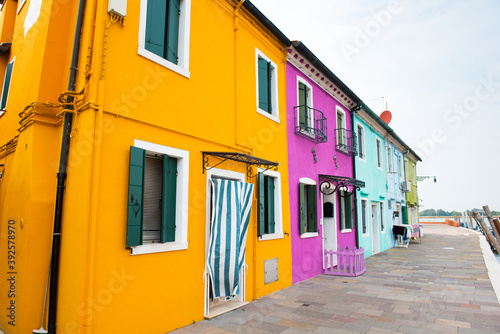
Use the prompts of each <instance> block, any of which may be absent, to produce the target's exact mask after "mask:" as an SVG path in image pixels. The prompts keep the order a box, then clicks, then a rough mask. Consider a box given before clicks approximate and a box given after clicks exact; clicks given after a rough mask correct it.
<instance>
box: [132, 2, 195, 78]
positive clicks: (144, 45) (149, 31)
mask: <svg viewBox="0 0 500 334" xmlns="http://www.w3.org/2000/svg"><path fill="white" fill-rule="evenodd" d="M140 2H141V7H140V8H141V12H140V17H139V48H138V51H137V53H138V54H139V55H141V56H143V57H145V58H147V59H149V60H151V61H154V62H155V63H157V64H159V65H161V66H163V67H166V68H168V69H170V70H172V71H175V72H177V73H179V74H181V75H183V76H185V77H187V78H189V77H190V73H189V47H190V31H191V17H190V16H191V0H140Z"/></svg>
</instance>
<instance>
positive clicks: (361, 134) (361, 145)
mask: <svg viewBox="0 0 500 334" xmlns="http://www.w3.org/2000/svg"><path fill="white" fill-rule="evenodd" d="M357 129H358V154H359V158H360V159H365V130H364V129H363V127H362V126H361V125H359V124H358V126H357Z"/></svg>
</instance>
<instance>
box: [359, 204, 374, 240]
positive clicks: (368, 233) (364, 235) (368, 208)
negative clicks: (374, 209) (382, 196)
mask: <svg viewBox="0 0 500 334" xmlns="http://www.w3.org/2000/svg"><path fill="white" fill-rule="evenodd" d="M363 201H364V202H365V203H366V205H365V211H366V212H365V224H366V233H363V216H362V215H363V203H362V202H363ZM360 211H361V217H360V220H361V222H360V223H361V236H363V237H367V236H369V235H370V224H369V221H370V219H369V217H371V216H370V207H369V206H368V199H367V198H362V199H361V201H360Z"/></svg>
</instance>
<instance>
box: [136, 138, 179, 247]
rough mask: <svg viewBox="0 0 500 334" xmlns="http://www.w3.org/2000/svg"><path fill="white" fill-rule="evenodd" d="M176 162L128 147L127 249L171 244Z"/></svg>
mask: <svg viewBox="0 0 500 334" xmlns="http://www.w3.org/2000/svg"><path fill="white" fill-rule="evenodd" d="M176 197H177V159H176V158H172V157H169V156H168V155H166V154H152V153H150V152H149V151H148V152H147V153H146V150H144V149H142V148H138V147H134V146H131V147H130V168H129V191H128V213H127V242H126V246H127V247H133V246H140V245H145V244H151V243H165V242H174V241H175V235H176V232H175V230H176V202H177V200H176Z"/></svg>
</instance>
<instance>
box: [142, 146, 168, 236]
mask: <svg viewBox="0 0 500 334" xmlns="http://www.w3.org/2000/svg"><path fill="white" fill-rule="evenodd" d="M162 180H163V158H158V157H155V156H149V155H146V164H145V165H144V191H143V193H144V196H143V205H142V207H143V214H142V244H146V243H152V242H159V241H160V232H161V208H162V203H161V198H162V195H161V194H162V191H163V182H162Z"/></svg>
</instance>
